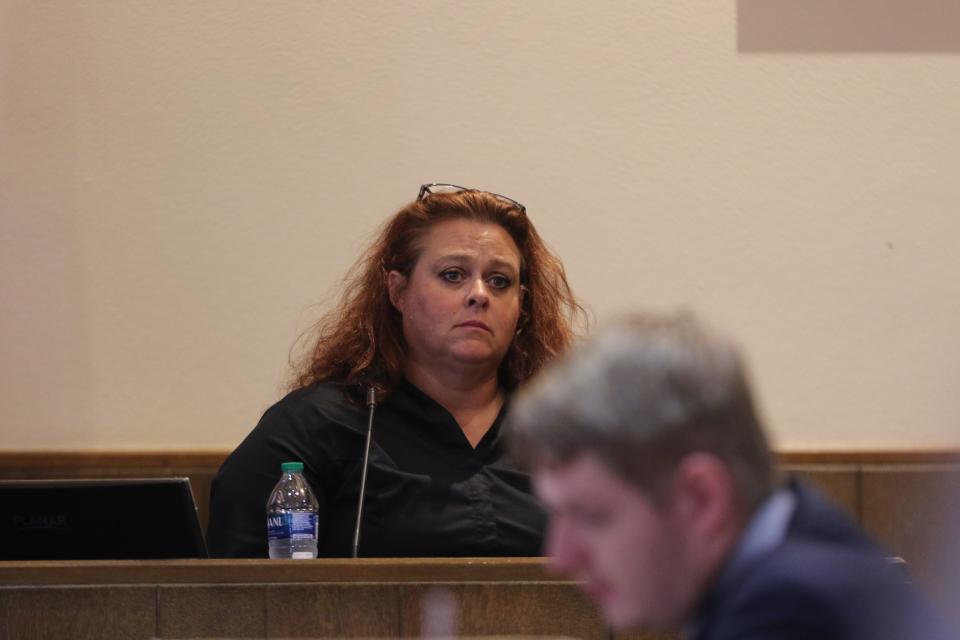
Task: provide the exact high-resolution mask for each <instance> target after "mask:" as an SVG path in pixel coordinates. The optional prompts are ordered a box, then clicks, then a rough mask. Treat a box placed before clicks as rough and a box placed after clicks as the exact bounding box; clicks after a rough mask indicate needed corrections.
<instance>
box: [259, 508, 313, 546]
mask: <svg viewBox="0 0 960 640" xmlns="http://www.w3.org/2000/svg"><path fill="white" fill-rule="evenodd" d="M316 538H317V514H315V513H312V512H309V511H294V512H292V513H272V514H270V515H268V516H267V539H268V540H287V539H291V540H303V539H310V540H315V539H316Z"/></svg>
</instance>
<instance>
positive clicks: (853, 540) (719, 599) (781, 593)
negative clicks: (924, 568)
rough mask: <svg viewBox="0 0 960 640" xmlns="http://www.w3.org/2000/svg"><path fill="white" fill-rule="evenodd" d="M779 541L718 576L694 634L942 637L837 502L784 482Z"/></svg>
mask: <svg viewBox="0 0 960 640" xmlns="http://www.w3.org/2000/svg"><path fill="white" fill-rule="evenodd" d="M789 490H790V491H792V492H793V493H794V495H795V496H796V498H797V503H796V509H795V511H794V514H793V517H792V518H791V520H790V524H789V527H788V530H787V536H786V539H785V541H784V542H783V544H781V545H780V546H778V547H776V548H775V549H773V550H771V551H769V552H767V553H766V554H764V555H761V556H760V557H758V558H756V559H754V560H753V561H751V562H748V563H746V564H745V565H744V566H739V567H737V568H736V569H735V570H728V571H725V572H723V573H722V574H721V577H720V578H719V579H718V581H717V584H715V585H714V586H713V588H712V589H711V590H710V591H709V592H708V594H707V595H706V597H705V598H704V600H703V603H702V606H701V607H700V610H699V615H698V620H697V629H698V630H697V632H696V633H695V634H694V638H696V639H697V640H733V639H736V640H768V639H769V640H801V639H803V640H941V639H943V638H947V637H950V636H948V634H947V633H946V632H945V631H944V630H943V628H942V627H941V626H940V623H939V621H938V620H937V619H936V616H935V615H934V614H933V613H932V612H931V610H930V608H929V606H928V605H927V603H926V602H925V601H924V600H923V598H922V597H921V596H920V595H919V594H918V593H917V591H916V590H915V589H913V588H912V587H910V586H909V585H908V584H907V581H906V576H905V574H904V572H903V571H902V569H900V567H897V566H893V565H891V564H890V563H889V562H888V561H887V560H886V558H885V557H884V554H883V553H882V552H881V551H880V550H879V549H878V548H877V547H876V546H875V545H874V544H873V543H872V542H870V540H868V539H867V537H866V536H865V535H864V534H863V533H862V532H861V531H860V529H859V528H857V526H856V525H855V524H853V523H852V522H851V521H850V520H849V519H848V518H847V516H846V515H845V514H844V513H842V512H841V511H840V510H839V509H838V508H837V507H834V506H833V505H831V504H830V503H829V502H827V501H826V500H825V499H824V498H823V497H822V496H820V495H819V494H818V493H817V492H816V491H814V490H813V489H811V488H809V487H807V486H805V485H803V484H802V483H799V482H791V483H790V485H789Z"/></svg>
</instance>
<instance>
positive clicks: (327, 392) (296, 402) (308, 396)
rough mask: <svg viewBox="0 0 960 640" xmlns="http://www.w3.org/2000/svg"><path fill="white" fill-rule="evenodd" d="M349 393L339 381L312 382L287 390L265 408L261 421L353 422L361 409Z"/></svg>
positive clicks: (348, 388)
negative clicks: (270, 419)
mask: <svg viewBox="0 0 960 640" xmlns="http://www.w3.org/2000/svg"><path fill="white" fill-rule="evenodd" d="M350 394H351V388H350V387H349V386H348V385H346V384H344V383H342V382H337V381H321V382H315V383H313V384H310V385H307V386H305V387H300V388H299V389H294V390H293V391H290V392H289V393H288V394H287V395H285V396H284V397H283V398H281V399H280V400H278V401H277V402H276V403H274V404H273V406H271V407H270V408H269V409H267V411H266V412H265V413H264V419H267V418H268V417H279V416H287V417H289V418H294V419H305V418H310V417H313V418H326V419H329V420H332V421H335V422H348V423H352V422H353V421H354V420H355V419H356V416H357V415H358V411H359V410H360V409H361V406H360V403H358V402H356V401H355V400H353V399H352V397H351V395H350Z"/></svg>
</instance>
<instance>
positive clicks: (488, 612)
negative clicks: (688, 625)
mask: <svg viewBox="0 0 960 640" xmlns="http://www.w3.org/2000/svg"><path fill="white" fill-rule="evenodd" d="M401 620H402V625H403V626H402V630H401V634H400V635H401V637H404V638H419V637H438V636H439V637H450V635H451V634H452V635H454V636H455V635H457V634H459V635H463V636H480V635H521V636H523V635H558V636H568V637H574V638H597V639H600V638H607V637H608V631H607V628H606V627H605V626H604V624H603V622H602V621H601V619H600V617H599V615H598V613H597V611H596V609H595V608H594V607H593V605H592V604H591V603H590V602H589V601H588V600H587V599H586V598H585V597H584V596H583V595H581V594H580V593H579V591H577V590H576V589H573V588H571V586H570V585H564V584H558V583H549V582H543V583H532V584H530V583H528V584H516V583H506V582H495V583H490V584H484V585H424V586H420V587H413V586H410V587H407V589H406V590H405V597H404V603H403V615H402V617H401Z"/></svg>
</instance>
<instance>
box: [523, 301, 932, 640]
mask: <svg viewBox="0 0 960 640" xmlns="http://www.w3.org/2000/svg"><path fill="white" fill-rule="evenodd" d="M511 416H512V417H511V432H512V446H513V450H514V452H515V454H516V455H517V456H518V457H519V458H520V459H521V460H522V461H524V462H525V463H526V464H527V466H528V467H530V468H532V469H533V470H534V484H535V488H536V490H537V493H538V495H539V497H540V499H541V500H542V501H543V503H544V504H545V505H546V508H547V510H548V513H549V515H550V525H549V529H548V535H547V543H546V545H547V548H546V552H547V554H548V555H549V556H550V563H551V565H552V566H553V567H554V568H555V569H557V570H559V571H561V572H564V573H567V574H569V575H571V576H572V577H573V578H575V579H577V580H579V581H581V582H582V584H583V588H584V589H585V590H586V592H587V593H588V594H589V595H590V596H591V597H592V598H593V599H594V600H595V601H596V602H597V604H598V605H599V606H600V607H601V608H602V610H603V612H604V615H605V616H606V618H607V620H608V621H609V623H610V624H611V625H613V626H614V627H615V628H617V629H628V628H638V627H644V628H651V629H662V630H668V629H679V628H684V629H685V630H686V632H687V634H688V637H690V638H695V639H697V640H723V639H733V638H737V639H745V638H749V639H752V640H762V639H767V638H769V639H771V640H772V639H776V640H792V639H797V640H799V639H801V638H802V639H804V640H811V639H835V640H847V639H855V640H868V639H869V640H885V639H890V640H893V639H897V640H905V639H908V638H909V639H916V640H920V639H935V638H936V639H939V638H945V637H947V635H946V634H945V633H944V632H943V631H942V630H941V628H940V627H939V626H938V623H937V621H936V620H935V619H934V616H933V615H932V614H931V612H930V611H929V609H928V607H927V605H926V603H925V602H924V601H923V600H922V598H921V597H920V596H919V595H918V594H917V593H916V592H915V591H914V590H912V589H911V588H910V587H909V586H907V584H906V583H905V580H904V576H903V573H902V571H901V570H899V569H898V568H896V567H893V566H891V564H890V563H889V562H887V561H886V559H885V558H884V556H883V554H882V553H881V551H880V550H878V549H877V547H875V546H874V545H873V544H872V543H871V542H870V541H869V540H868V539H867V538H866V537H865V536H864V534H863V533H861V531H860V530H859V529H858V528H857V527H856V526H855V525H854V524H852V523H851V522H850V521H849V520H848V519H847V517H846V516H845V515H844V514H843V513H841V512H840V511H839V510H838V509H837V508H835V507H833V506H832V505H830V504H828V503H827V502H826V501H825V500H824V499H823V498H822V497H821V496H820V495H819V494H817V493H816V492H815V491H813V490H812V489H810V488H809V487H807V486H804V485H803V484H801V483H798V482H795V481H791V482H787V483H782V482H780V481H778V479H777V476H776V472H775V470H774V463H773V460H772V457H771V454H770V451H769V448H768V445H767V440H766V438H765V436H764V432H763V429H762V427H761V424H760V421H759V419H758V417H757V414H756V412H755V410H754V406H753V400H752V398H751V394H750V389H749V386H748V383H747V379H746V375H745V372H744V369H743V366H742V364H741V362H740V358H739V356H738V354H737V352H736V350H735V349H734V348H733V347H732V346H731V345H729V344H728V343H727V342H725V341H724V340H722V339H720V338H719V337H716V336H714V335H713V334H711V333H710V332H708V331H706V330H705V329H703V328H702V327H701V326H700V325H698V324H697V323H696V322H695V321H694V320H693V319H692V318H690V317H689V316H677V317H637V318H633V319H631V320H629V321H626V322H623V323H621V324H619V325H617V326H615V327H613V328H612V329H610V330H608V331H606V332H605V333H603V334H601V336H600V337H599V338H597V339H595V340H593V341H592V342H590V343H588V344H587V345H586V346H584V347H582V348H581V349H580V350H579V351H577V352H576V353H575V354H574V355H573V356H571V357H569V358H567V359H566V360H563V361H561V362H560V363H558V364H557V365H556V366H554V367H553V368H552V369H550V370H549V371H548V372H546V373H545V374H542V375H541V376H540V377H539V378H538V379H537V380H536V381H535V382H534V383H533V384H532V385H530V386H529V387H528V388H527V389H526V390H525V391H523V392H521V393H520V395H519V397H518V398H517V399H516V400H515V402H514V404H513V406H512V413H511Z"/></svg>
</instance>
